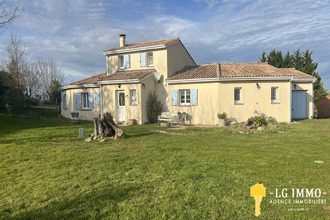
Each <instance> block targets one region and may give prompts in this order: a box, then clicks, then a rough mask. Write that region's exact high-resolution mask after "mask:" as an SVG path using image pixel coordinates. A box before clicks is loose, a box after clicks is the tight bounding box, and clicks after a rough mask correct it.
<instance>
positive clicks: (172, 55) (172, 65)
mask: <svg viewBox="0 0 330 220" xmlns="http://www.w3.org/2000/svg"><path fill="white" fill-rule="evenodd" d="M167 61H168V62H167V66H168V67H167V70H168V72H167V75H166V78H169V77H171V76H173V75H174V74H175V72H176V71H179V70H181V69H182V68H183V67H185V66H193V65H195V63H194V61H193V60H192V58H191V56H189V54H188V53H187V51H186V50H185V48H184V47H183V45H182V44H181V43H176V44H173V45H170V46H169V47H168V48H167Z"/></svg>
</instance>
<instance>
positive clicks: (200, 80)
mask: <svg viewBox="0 0 330 220" xmlns="http://www.w3.org/2000/svg"><path fill="white" fill-rule="evenodd" d="M291 79H292V77H291V76H290V77H287V76H285V77H228V78H200V79H182V80H166V82H167V83H168V84H181V83H198V82H230V81H278V80H283V81H289V80H291Z"/></svg>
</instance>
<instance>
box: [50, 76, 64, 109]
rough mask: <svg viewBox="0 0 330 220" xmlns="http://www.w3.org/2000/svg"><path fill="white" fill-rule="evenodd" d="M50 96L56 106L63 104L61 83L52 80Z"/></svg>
mask: <svg viewBox="0 0 330 220" xmlns="http://www.w3.org/2000/svg"><path fill="white" fill-rule="evenodd" d="M48 95H49V97H50V101H51V102H52V103H54V104H56V105H58V104H59V103H60V102H61V83H60V82H58V81H56V80H52V81H51V83H50V86H49V90H48Z"/></svg>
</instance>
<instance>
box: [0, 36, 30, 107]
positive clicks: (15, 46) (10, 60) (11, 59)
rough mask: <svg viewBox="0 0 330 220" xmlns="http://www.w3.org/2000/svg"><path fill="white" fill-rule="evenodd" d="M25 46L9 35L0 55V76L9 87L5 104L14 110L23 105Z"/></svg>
mask: <svg viewBox="0 0 330 220" xmlns="http://www.w3.org/2000/svg"><path fill="white" fill-rule="evenodd" d="M25 61H26V58H25V48H24V46H22V44H21V40H20V39H19V38H15V37H14V36H13V35H11V38H10V41H9V43H8V44H7V46H6V50H5V54H4V56H3V57H2V70H3V71H2V72H1V73H0V74H1V77H2V81H3V84H4V85H5V86H7V87H8V88H9V92H8V93H7V98H6V101H7V104H8V105H9V106H10V108H11V109H13V110H14V111H16V112H17V111H18V110H19V109H20V108H21V107H22V106H23V105H24V91H25V77H26V70H27V68H26V67H27V65H26V62H25Z"/></svg>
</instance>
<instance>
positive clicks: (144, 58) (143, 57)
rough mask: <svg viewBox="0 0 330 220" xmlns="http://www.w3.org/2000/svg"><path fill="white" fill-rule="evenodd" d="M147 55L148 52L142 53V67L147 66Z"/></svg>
mask: <svg viewBox="0 0 330 220" xmlns="http://www.w3.org/2000/svg"><path fill="white" fill-rule="evenodd" d="M146 56H147V53H140V66H141V67H145V66H146Z"/></svg>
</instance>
